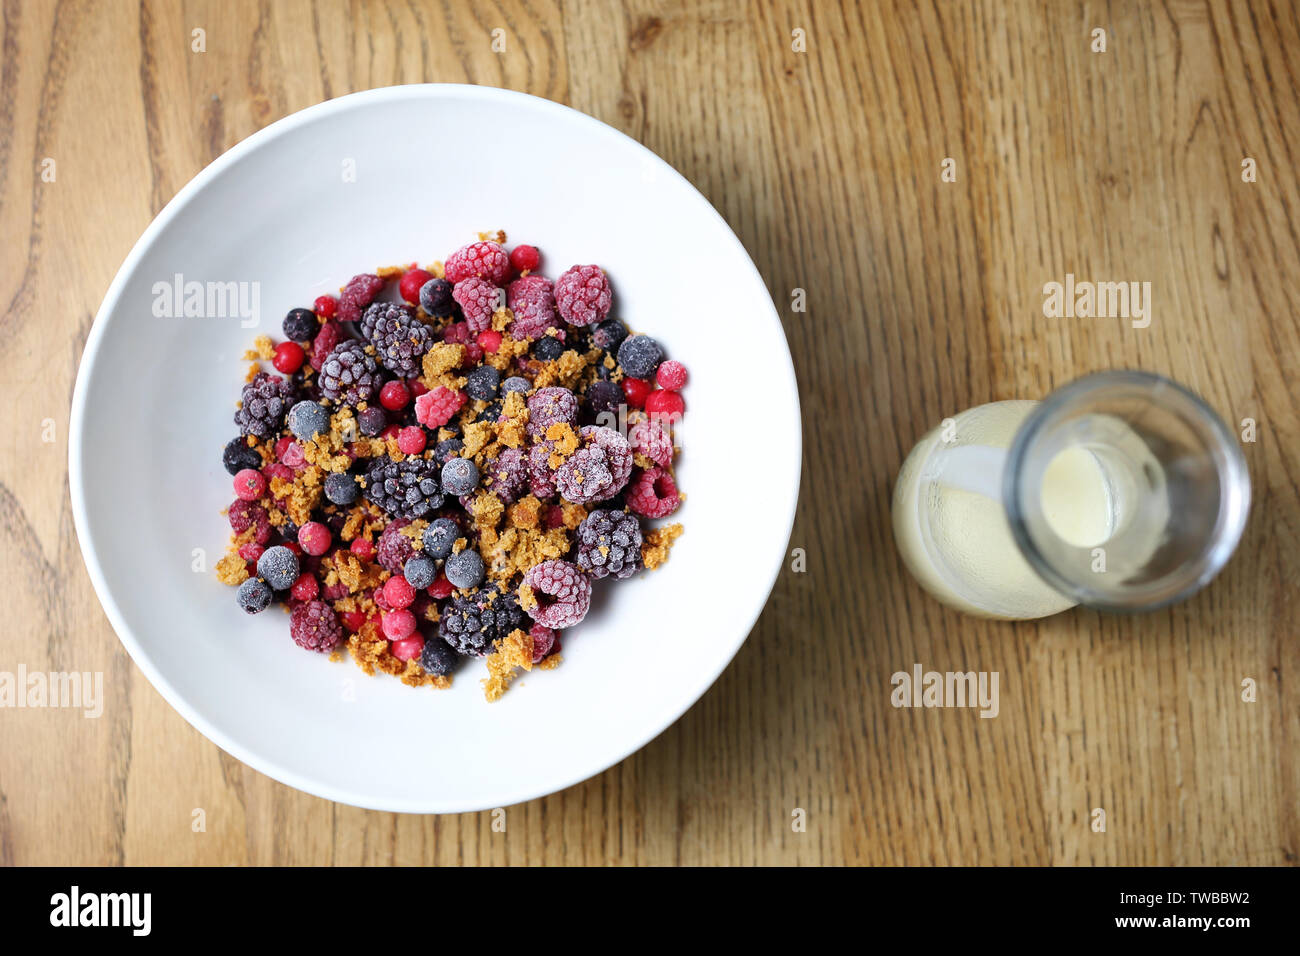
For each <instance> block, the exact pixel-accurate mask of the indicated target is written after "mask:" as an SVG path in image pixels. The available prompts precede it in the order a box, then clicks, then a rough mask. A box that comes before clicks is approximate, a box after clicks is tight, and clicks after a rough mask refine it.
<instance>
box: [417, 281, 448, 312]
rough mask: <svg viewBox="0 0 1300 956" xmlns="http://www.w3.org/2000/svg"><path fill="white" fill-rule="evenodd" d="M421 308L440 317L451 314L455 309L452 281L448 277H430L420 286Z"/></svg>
mask: <svg viewBox="0 0 1300 956" xmlns="http://www.w3.org/2000/svg"><path fill="white" fill-rule="evenodd" d="M420 308H422V309H424V311H425V312H428V313H429V314H430V315H434V316H437V317H439V318H444V319H445V318H446V317H447V316H449V315H451V314H452V312H453V311H455V307H454V305H453V299H452V297H451V283H450V282H448V281H447V280H446V279H430V280H429V281H428V282H426V283H425V284H424V285H422V286H420Z"/></svg>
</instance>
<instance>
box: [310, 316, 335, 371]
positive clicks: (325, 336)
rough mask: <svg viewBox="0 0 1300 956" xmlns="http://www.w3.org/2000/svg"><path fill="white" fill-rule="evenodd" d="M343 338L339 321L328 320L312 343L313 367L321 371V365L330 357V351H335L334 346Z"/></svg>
mask: <svg viewBox="0 0 1300 956" xmlns="http://www.w3.org/2000/svg"><path fill="white" fill-rule="evenodd" d="M342 338H343V333H342V331H340V327H339V324H338V323H337V322H326V323H325V324H324V325H322V326H321V327H320V331H319V332H317V333H316V339H315V341H314V342H312V344H311V367H312V368H314V369H315V370H316V371H318V372H319V371H320V367H321V366H322V365H324V364H325V360H326V359H327V358H329V354H330V352H332V351H334V346H336V345H338V344H339V341H340V340H341V339H342Z"/></svg>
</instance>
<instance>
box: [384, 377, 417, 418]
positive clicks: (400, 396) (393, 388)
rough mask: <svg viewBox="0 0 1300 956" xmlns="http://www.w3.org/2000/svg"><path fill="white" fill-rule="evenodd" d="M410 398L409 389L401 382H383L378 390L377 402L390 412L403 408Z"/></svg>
mask: <svg viewBox="0 0 1300 956" xmlns="http://www.w3.org/2000/svg"><path fill="white" fill-rule="evenodd" d="M410 400H411V390H410V389H409V388H407V387H406V384H405V383H403V382H396V381H394V382H385V383H384V387H383V388H381V389H380V390H379V404H380V405H383V406H384V408H386V409H388V410H389V411H390V412H395V411H398V410H400V409H403V408H405V407H406V403H407V402H409V401H410Z"/></svg>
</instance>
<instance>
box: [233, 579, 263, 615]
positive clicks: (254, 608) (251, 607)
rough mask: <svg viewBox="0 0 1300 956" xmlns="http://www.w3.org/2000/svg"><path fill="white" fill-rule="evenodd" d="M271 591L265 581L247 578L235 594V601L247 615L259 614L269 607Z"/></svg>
mask: <svg viewBox="0 0 1300 956" xmlns="http://www.w3.org/2000/svg"><path fill="white" fill-rule="evenodd" d="M271 597H272V595H271V589H270V587H268V586H267V584H266V582H265V581H262V580H259V579H258V578H249V579H248V580H247V581H245V582H244V583H243V584H241V585H240V586H239V590H238V591H236V592H235V600H237V601H238V602H239V606H240V607H242V608H243V609H244V610H245V611H246V612H247V613H249V614H261V613H262V612H263V611H265V610H266V609H267V608H268V607H270V606H271Z"/></svg>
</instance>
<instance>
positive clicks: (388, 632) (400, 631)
mask: <svg viewBox="0 0 1300 956" xmlns="http://www.w3.org/2000/svg"><path fill="white" fill-rule="evenodd" d="M379 623H380V626H381V627H382V628H383V629H384V637H386V638H388V639H389V640H390V641H400V640H401V639H402V638H404V637H410V636H411V635H412V634H414V633H415V615H414V614H412V613H411V612H410V611H408V610H406V608H401V609H399V610H396V611H387V612H386V613H385V614H384V616H383V617H382V618H380V621H379Z"/></svg>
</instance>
